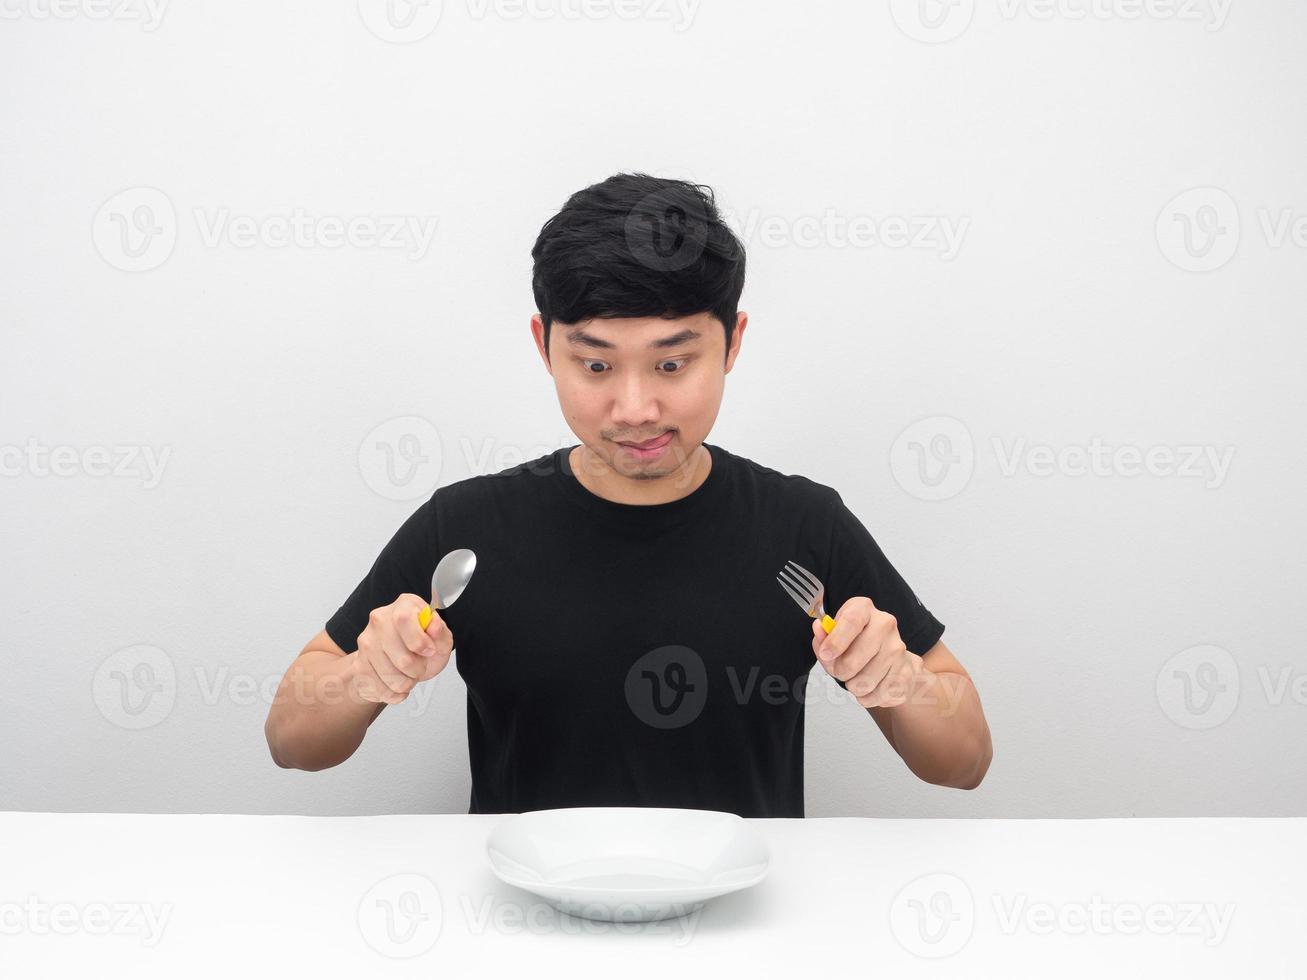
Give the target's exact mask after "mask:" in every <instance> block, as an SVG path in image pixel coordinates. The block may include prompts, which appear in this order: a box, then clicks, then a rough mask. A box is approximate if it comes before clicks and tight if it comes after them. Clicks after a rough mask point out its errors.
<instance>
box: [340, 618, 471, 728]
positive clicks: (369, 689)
mask: <svg viewBox="0 0 1307 980" xmlns="http://www.w3.org/2000/svg"><path fill="white" fill-rule="evenodd" d="M426 606H427V600H425V599H423V598H421V597H419V596H416V595H413V594H412V593H405V594H404V595H402V596H400V597H399V598H398V599H396V600H395V601H394V602H392V603H391V604H390V605H388V606H381V607H380V608H377V609H374V610H372V612H370V613H369V614H368V625H367V626H366V627H365V628H364V630H363V632H362V633H360V634H359V646H358V649H357V650H356V651H355V652H354V653H353V654H352V655H351V657H352V659H353V660H354V664H353V669H352V670H351V671H350V688H351V690H353V691H354V692H355V694H357V695H358V696H359V697H360V698H361V699H363V700H364V701H374V702H381V703H384V704H399V703H400V702H401V701H403V700H404V699H405V698H407V697H408V693H409V691H411V690H413V688H414V686H416V685H417V684H419V683H421V682H422V681H429V680H431V678H433V677H435V676H436V675H437V674H439V673H440V672H441V671H442V670H444V669H445V665H446V664H448V663H449V657H450V654H452V653H453V652H454V635H453V634H452V633H451V632H450V631H449V627H448V626H446V625H445V621H444V620H443V619H441V618H440V613H439V612H437V611H436V610H435V609H434V608H433V609H432V610H431V622H430V623H429V624H427V628H426V630H425V631H424V630H423V629H422V627H421V625H420V624H419V623H418V613H419V612H420V611H421V610H422V609H424V608H426Z"/></svg>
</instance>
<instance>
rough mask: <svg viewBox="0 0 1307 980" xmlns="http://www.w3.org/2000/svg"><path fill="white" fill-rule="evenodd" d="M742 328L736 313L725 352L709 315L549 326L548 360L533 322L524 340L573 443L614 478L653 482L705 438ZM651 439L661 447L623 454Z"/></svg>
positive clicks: (539, 326)
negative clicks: (549, 379)
mask: <svg viewBox="0 0 1307 980" xmlns="http://www.w3.org/2000/svg"><path fill="white" fill-rule="evenodd" d="M747 323H748V315H747V314H745V313H740V314H739V315H738V318H737V320H736V327H735V332H734V334H733V336H732V338H731V349H730V351H729V353H728V352H727V351H726V337H725V330H724V329H723V328H722V324H721V321H719V320H718V319H717V318H716V317H714V316H713V315H712V314H710V313H698V314H695V315H694V316H688V317H682V318H680V319H676V320H663V319H660V318H658V317H622V318H619V319H593V320H586V321H583V322H581V323H573V324H566V323H559V322H557V321H555V322H554V323H553V325H552V326H551V327H550V331H549V350H548V351H547V352H546V351H545V348H544V343H543V340H544V324H543V323H542V322H541V319H540V317H539V315H536V316H534V317H532V319H531V332H532V334H533V335H534V336H535V340H536V346H537V348H539V350H540V353H541V356H542V357H544V358H545V366H546V368H548V369H549V373H550V374H551V375H553V378H554V386H555V387H556V388H557V390H558V402H559V405H560V406H561V407H562V409H563V415H564V416H565V417H566V419H567V424H568V426H569V428H571V430H572V431H573V432H574V433H575V434H576V436H577V438H578V439H580V440H581V442H582V443H584V444H585V446H586V448H587V449H589V450H590V452H592V453H593V454H594V455H595V456H597V457H598V458H599V459H600V460H601V461H602V462H603V463H604V464H606V465H607V467H608V468H610V469H612V470H614V471H615V472H616V473H618V474H620V475H621V476H624V477H626V478H628V479H633V480H654V479H658V478H660V477H665V476H669V475H671V474H674V473H677V472H679V471H680V469H681V467H682V465H683V464H685V463H686V462H687V461H688V460H690V459H691V458H692V457H693V456H694V454H695V450H697V449H698V447H699V446H700V445H701V444H702V443H703V440H704V439H705V438H706V437H707V435H708V433H709V431H710V430H711V429H712V426H713V423H714V422H715V421H716V420H717V411H718V409H719V408H720V407H721V403H722V391H723V389H724V388H725V383H726V375H727V374H729V373H730V370H731V368H732V367H733V366H734V364H735V358H736V355H737V354H738V353H739V349H740V338H741V337H742V336H743V334H744V328H745V326H746V325H747ZM650 440H657V441H658V442H660V443H661V442H663V441H666V445H665V446H662V447H661V448H660V447H657V446H655V447H654V448H653V449H651V450H650V451H647V452H642V451H640V450H639V449H637V448H635V447H634V446H633V445H623V444H624V443H625V444H635V443H644V442H648V441H650Z"/></svg>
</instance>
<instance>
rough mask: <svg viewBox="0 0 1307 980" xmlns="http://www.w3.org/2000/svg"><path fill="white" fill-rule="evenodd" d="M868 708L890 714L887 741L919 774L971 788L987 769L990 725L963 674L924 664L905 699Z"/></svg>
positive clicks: (938, 782) (940, 782)
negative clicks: (883, 705)
mask: <svg viewBox="0 0 1307 980" xmlns="http://www.w3.org/2000/svg"><path fill="white" fill-rule="evenodd" d="M872 710H875V711H884V712H886V713H887V714H888V717H889V729H890V731H889V733H888V734H889V735H890V743H891V744H892V745H893V746H894V749H895V751H897V752H898V754H899V755H900V756H901V757H902V758H903V761H904V762H905V763H907V766H908V768H909V769H911V770H912V772H913V773H915V774H916V775H917V776H918V777H919V778H920V779H923V780H925V781H926V782H928V783H934V784H936V785H939V786H952V787H955V788H958V789H974V788H975V787H976V786H978V785H979V784H980V781H981V780H982V779H983V778H984V776H985V772H986V771H987V770H988V769H989V763H990V759H991V758H992V757H993V745H992V742H991V740H990V735H989V724H988V723H987V722H986V721H985V713H984V711H983V710H982V708H981V705H980V696H979V694H977V693H976V687H975V685H974V684H972V683H971V678H969V677H967V676H966V675H964V674H956V673H953V672H951V671H939V672H934V671H931V670H930V668H928V667H926V666H925V664H924V663H923V664H921V670H920V671H919V672H918V673H916V674H915V675H914V676H913V678H912V687H911V688H910V691H909V695H908V699H907V700H906V701H904V702H903V703H902V704H898V705H895V706H894V707H892V708H878V709H872Z"/></svg>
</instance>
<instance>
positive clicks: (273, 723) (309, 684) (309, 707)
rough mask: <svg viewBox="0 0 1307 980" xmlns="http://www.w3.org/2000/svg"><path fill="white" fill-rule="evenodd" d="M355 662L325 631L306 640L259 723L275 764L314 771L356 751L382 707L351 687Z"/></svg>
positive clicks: (284, 767) (338, 762) (344, 758)
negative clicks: (361, 695) (270, 705)
mask: <svg viewBox="0 0 1307 980" xmlns="http://www.w3.org/2000/svg"><path fill="white" fill-rule="evenodd" d="M354 666H355V662H354V658H353V655H351V654H347V653H346V652H345V651H344V650H342V649H341V648H340V646H339V644H337V643H336V641H335V640H333V639H332V638H331V637H330V636H328V635H327V631H326V630H325V629H324V630H322V631H321V632H320V633H318V635H317V636H315V637H314V638H313V639H311V640H309V642H308V643H307V644H305V646H304V649H303V650H301V651H300V653H299V656H297V657H296V658H295V660H294V662H293V663H292V664H291V665H290V668H289V669H288V670H287V671H286V675H285V676H284V677H283V678H282V679H281V684H280V685H279V686H278V688H277V694H276V697H274V698H273V703H272V708H271V709H270V710H269V711H268V720H267V721H266V722H265V723H264V726H263V733H264V735H265V736H266V737H267V739H268V749H269V750H270V751H271V752H272V759H273V761H274V762H276V763H277V765H279V766H281V767H282V768H283V769H306V770H309V771H310V772H316V771H318V770H319V769H328V768H330V767H332V766H338V765H340V764H341V763H342V762H344V761H345V760H346V759H348V758H349V757H350V756H351V755H353V754H354V751H355V750H356V749H357V748H358V747H359V745H360V744H361V743H362V741H363V736H364V735H365V734H366V733H367V730H368V726H369V725H371V724H372V722H373V721H374V720H375V719H376V717H377V715H379V714H381V709H382V708H384V707H385V706H386V704H385V702H373V701H368V700H364V699H363V698H362V697H360V696H359V694H358V693H357V692H355V691H354V690H353V684H352V683H351V676H350V675H351V674H352V673H353V669H354Z"/></svg>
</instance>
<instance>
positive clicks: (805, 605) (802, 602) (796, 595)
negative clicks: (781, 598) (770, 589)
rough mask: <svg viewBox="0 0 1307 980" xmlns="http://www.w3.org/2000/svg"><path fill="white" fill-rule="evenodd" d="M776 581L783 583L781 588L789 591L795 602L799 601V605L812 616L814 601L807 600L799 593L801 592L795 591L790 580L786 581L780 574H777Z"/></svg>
mask: <svg viewBox="0 0 1307 980" xmlns="http://www.w3.org/2000/svg"><path fill="white" fill-rule="evenodd" d="M776 581H777V582H780V583H781V588H782V589H784V590H785V591H786V592H788V593H789V595H790V598H791V599H793V600H794V601H795V602H797V603H798V604H799V607H800V608H801V609H802V610H803V611H804V612H806V613H807V614H808V615H810V616H811V615H812V603H811V602H808V601H806V600H805V599H804V598H803V596H801V595H799V593H797V592H795V591H794V588H793V587H792V586H791V585H790V584H789V583H788V582H786V581H785V580H784V579H783V578H781V577H780V576H779V575H777V576H776Z"/></svg>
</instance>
